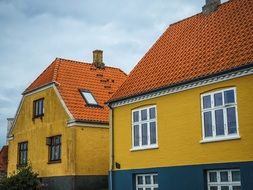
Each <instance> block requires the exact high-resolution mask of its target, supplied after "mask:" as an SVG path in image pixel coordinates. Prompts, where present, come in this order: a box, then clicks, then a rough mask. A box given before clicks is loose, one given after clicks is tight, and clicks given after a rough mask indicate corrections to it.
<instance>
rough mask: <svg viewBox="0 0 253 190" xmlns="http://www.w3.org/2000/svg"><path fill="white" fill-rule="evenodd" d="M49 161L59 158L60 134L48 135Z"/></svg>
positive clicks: (58, 159)
mask: <svg viewBox="0 0 253 190" xmlns="http://www.w3.org/2000/svg"><path fill="white" fill-rule="evenodd" d="M47 145H48V149H49V162H54V161H60V160H61V135H57V136H53V137H48V138H47Z"/></svg>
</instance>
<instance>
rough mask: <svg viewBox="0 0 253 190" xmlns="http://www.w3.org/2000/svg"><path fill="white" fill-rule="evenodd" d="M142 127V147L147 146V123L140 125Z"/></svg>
mask: <svg viewBox="0 0 253 190" xmlns="http://www.w3.org/2000/svg"><path fill="white" fill-rule="evenodd" d="M141 127H142V145H147V144H148V126H147V123H144V124H142V125H141Z"/></svg>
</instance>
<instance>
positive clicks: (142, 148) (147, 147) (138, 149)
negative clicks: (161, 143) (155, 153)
mask: <svg viewBox="0 0 253 190" xmlns="http://www.w3.org/2000/svg"><path fill="white" fill-rule="evenodd" d="M158 148H159V147H158V145H152V146H145V147H134V148H131V149H130V151H131V152H134V151H141V150H149V149H158Z"/></svg>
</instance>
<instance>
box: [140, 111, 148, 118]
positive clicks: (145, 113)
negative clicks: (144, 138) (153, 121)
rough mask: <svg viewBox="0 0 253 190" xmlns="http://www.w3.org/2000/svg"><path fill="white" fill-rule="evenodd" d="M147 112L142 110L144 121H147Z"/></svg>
mask: <svg viewBox="0 0 253 190" xmlns="http://www.w3.org/2000/svg"><path fill="white" fill-rule="evenodd" d="M147 117H148V116H147V110H146V109H145V110H141V120H142V121H144V120H147Z"/></svg>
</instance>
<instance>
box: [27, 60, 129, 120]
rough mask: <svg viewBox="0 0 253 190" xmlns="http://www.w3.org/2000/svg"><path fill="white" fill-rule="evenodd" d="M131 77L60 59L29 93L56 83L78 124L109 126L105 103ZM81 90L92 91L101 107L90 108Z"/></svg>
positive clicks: (54, 62)
mask: <svg viewBox="0 0 253 190" xmlns="http://www.w3.org/2000/svg"><path fill="white" fill-rule="evenodd" d="M126 77H127V75H126V74H125V73H124V72H123V71H121V70H120V69H118V68H113V67H107V66H106V67H104V68H103V69H98V68H96V67H95V66H94V65H93V64H89V63H83V62H78V61H72V60H66V59H61V58H56V59H55V61H53V63H52V64H51V65H49V67H48V68H47V69H46V70H45V71H44V72H43V73H42V74H41V75H40V76H39V77H38V78H37V79H36V80H35V81H34V82H33V83H32V84H31V85H30V86H29V87H28V88H27V89H26V90H25V92H24V94H26V93H29V92H31V91H33V90H35V89H37V88H39V87H42V86H44V85H47V84H50V83H52V82H55V83H56V84H57V88H58V90H59V93H60V95H61V96H62V98H63V100H64V102H65V104H66V106H67V107H68V109H69V111H70V112H71V114H72V115H73V117H74V118H75V119H76V120H83V121H87V122H99V123H108V122H109V119H108V118H109V109H108V107H107V106H106V105H105V102H106V101H108V99H109V98H110V97H111V96H112V94H113V93H114V92H115V91H116V90H117V89H118V88H119V86H120V85H121V84H122V83H123V82H124V80H125V79H126ZM79 89H82V90H84V89H85V90H89V91H90V92H92V94H93V96H94V97H95V99H96V100H97V102H98V104H99V105H100V107H95V106H93V107H92V106H87V105H86V103H85V100H84V99H83V97H82V96H81V93H80V92H79Z"/></svg>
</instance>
